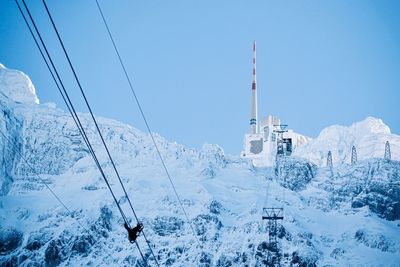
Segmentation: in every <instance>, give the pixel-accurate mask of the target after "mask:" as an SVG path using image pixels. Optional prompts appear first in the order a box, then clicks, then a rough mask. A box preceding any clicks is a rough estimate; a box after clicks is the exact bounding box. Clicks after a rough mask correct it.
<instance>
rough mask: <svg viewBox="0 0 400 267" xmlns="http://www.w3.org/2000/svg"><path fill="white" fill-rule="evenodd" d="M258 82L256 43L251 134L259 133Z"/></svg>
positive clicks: (254, 47)
mask: <svg viewBox="0 0 400 267" xmlns="http://www.w3.org/2000/svg"><path fill="white" fill-rule="evenodd" d="M257 117H258V116H257V80H256V41H254V43H253V83H252V85H251V118H250V127H251V133H252V134H256V133H258V121H257V120H258V118H257Z"/></svg>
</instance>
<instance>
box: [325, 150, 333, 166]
mask: <svg viewBox="0 0 400 267" xmlns="http://www.w3.org/2000/svg"><path fill="white" fill-rule="evenodd" d="M326 166H328V167H330V168H332V166H333V163H332V152H331V151H330V150H329V152H328V157H327V158H326Z"/></svg>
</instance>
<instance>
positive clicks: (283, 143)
mask: <svg viewBox="0 0 400 267" xmlns="http://www.w3.org/2000/svg"><path fill="white" fill-rule="evenodd" d="M308 141H309V138H307V137H305V136H303V135H300V134H297V133H295V132H294V131H293V130H291V129H287V125H286V124H281V121H280V119H279V118H278V117H275V116H272V115H268V116H267V117H264V118H262V119H261V120H260V122H259V121H258V111H257V80H256V42H255V41H254V43H253V82H252V86H251V116H250V133H247V134H245V136H244V150H243V151H242V153H241V157H242V158H246V159H251V160H252V162H253V165H254V166H256V167H269V166H273V165H274V163H275V161H276V158H277V157H280V156H290V155H291V154H292V153H293V151H294V150H295V149H296V147H299V146H301V145H303V144H305V143H307V142H308Z"/></svg>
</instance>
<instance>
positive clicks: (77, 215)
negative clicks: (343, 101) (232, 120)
mask: <svg viewBox="0 0 400 267" xmlns="http://www.w3.org/2000/svg"><path fill="white" fill-rule="evenodd" d="M3 69H4V68H3ZM2 77H5V76H2ZM19 77H20V79H21V81H19V82H20V83H25V84H27V80H26V78H25V77H24V76H23V75H20V76H19ZM7 79H8V78H6V80H7ZM14 82H15V85H16V88H20V87H18V86H19V85H18V84H19V82H17V81H14ZM5 84H9V83H5V82H3V81H1V80H0V92H1V93H0V130H1V131H2V132H4V133H5V134H6V137H4V136H1V135H0V151H1V154H0V185H1V190H2V191H1V194H0V250H1V251H0V265H1V266H38V265H39V266H46V265H47V266H108V265H109V266H144V264H145V263H144V262H143V260H142V259H141V257H140V254H139V252H138V251H137V249H136V248H135V247H134V246H132V244H130V243H129V241H128V239H127V233H126V230H125V229H124V227H123V220H122V218H121V216H120V214H119V211H118V209H117V207H116V205H115V204H114V202H113V200H112V197H111V195H110V192H109V191H108V189H107V187H106V185H105V183H104V181H103V180H102V177H101V176H100V175H99V173H98V170H97V169H96V166H95V165H94V163H93V160H92V159H91V157H90V155H89V153H88V152H87V148H86V147H85V144H84V143H83V142H82V139H81V138H80V136H79V134H78V131H77V130H76V127H75V125H74V123H73V121H72V119H71V118H70V116H69V115H68V114H66V113H65V112H64V111H62V110H60V109H57V108H56V107H55V106H54V105H48V104H36V103H37V101H35V97H31V99H30V100H29V99H24V98H22V97H21V96H20V95H19V93H18V94H17V93H15V92H14V91H13V88H14V87H12V86H11V87H9V85H7V86H6V85H5ZM17 85H18V86H17ZM28 87H29V86H28ZM28 87H27V88H28ZM28 91H29V90H28ZM18 92H22V91H21V90H20V91H18ZM31 92H32V91H31ZM28 98H29V97H28ZM79 116H80V118H81V120H82V123H83V126H84V128H85V129H87V134H88V136H89V139H90V141H91V142H92V145H93V147H94V149H95V151H96V152H97V153H98V156H99V161H100V163H101V165H102V166H103V168H104V170H105V173H106V175H107V177H108V178H109V179H110V184H111V186H112V188H113V189H114V190H115V194H116V197H117V200H118V202H119V203H120V205H121V207H122V209H123V210H124V211H125V212H126V215H127V217H128V219H129V220H130V221H131V223H132V224H134V223H135V220H134V216H133V215H132V214H131V211H130V207H129V204H128V202H127V199H126V197H125V196H124V194H123V192H122V189H121V188H120V186H119V182H118V180H117V179H116V177H115V175H114V172H113V169H112V166H111V164H110V161H109V159H108V158H107V155H106V153H105V151H104V148H103V147H102V144H101V141H100V140H99V137H98V135H97V133H96V132H95V130H94V127H93V123H92V122H91V119H90V117H89V116H88V115H87V114H79ZM98 122H99V126H100V129H101V131H102V133H103V134H104V137H105V140H106V143H107V144H108V146H109V148H110V152H111V154H112V155H113V158H114V160H115V163H116V164H117V168H118V170H119V172H120V175H121V178H122V181H123V183H124V185H125V187H126V190H127V192H128V195H129V196H130V198H131V200H132V203H133V205H134V207H135V210H136V212H137V215H138V217H139V219H140V220H141V222H143V224H144V230H145V233H146V236H147V238H148V240H149V241H150V245H151V247H152V250H153V251H154V253H155V255H156V257H157V259H158V261H159V263H160V265H161V266H207V267H208V266H265V264H268V263H270V262H271V258H270V257H269V254H268V253H271V252H272V251H271V249H272V248H273V247H272V246H271V244H270V243H269V242H268V232H267V226H268V225H267V223H266V222H265V221H263V220H262V219H261V216H262V210H263V207H267V206H273V207H283V213H284V220H283V221H281V222H279V223H278V229H277V239H278V243H279V244H278V248H279V251H278V254H276V255H275V256H274V257H276V261H278V262H280V263H281V265H282V266H377V265H382V264H383V265H388V266H390V265H395V264H397V263H398V262H400V256H399V255H400V253H398V252H399V251H400V250H399V247H400V238H399V235H398V233H399V224H398V222H399V217H398V203H399V198H398V196H399V195H400V194H399V188H398V186H399V164H400V163H399V162H398V161H395V160H392V161H384V160H380V159H368V160H367V158H369V157H371V156H373V157H375V156H376V155H380V153H381V152H382V151H381V150H380V149H381V148H379V147H380V141H382V140H385V141H386V139H388V140H389V141H390V142H391V144H392V143H393V145H392V152H393V156H394V158H396V157H397V156H396V155H398V154H396V153H398V150H397V149H398V147H397V143H396V142H397V141H396V140H397V138H398V137H397V136H396V135H392V134H390V133H389V132H388V129H387V128H386V127H385V126H384V125H383V124H381V123H380V122H379V121H377V120H376V119H371V120H369V121H367V122H365V123H361V124H359V125H358V126H357V125H356V126H354V127H353V128H352V127H350V128H351V129H347V130H346V129H342V128H340V127H339V128H340V129H339V128H338V129H336V130H335V129H333V128H332V129H330V130H327V132H325V133H323V134H321V136H320V138H317V139H316V140H312V141H310V143H309V144H306V145H304V150H303V152H302V153H303V154H302V155H299V156H302V158H299V157H288V158H284V159H282V160H280V161H278V163H277V165H276V168H265V169H262V168H255V167H254V166H250V165H249V164H248V162H246V161H243V160H241V159H240V158H239V157H235V156H227V155H225V153H224V152H223V150H222V148H220V147H218V146H217V145H205V146H204V147H203V148H202V149H201V150H195V149H189V148H186V147H184V146H182V145H180V144H177V143H175V142H169V141H168V140H166V139H165V138H163V137H162V136H160V135H158V134H154V137H155V141H156V143H157V146H158V148H159V150H160V153H161V155H162V157H163V159H164V160H165V162H166V165H167V167H168V170H169V172H170V174H171V177H172V179H173V181H174V184H175V187H176V190H177V192H178V193H179V195H180V198H181V203H182V205H183V206H184V207H185V210H186V212H187V215H188V217H189V222H188V221H187V219H186V217H185V214H184V213H183V212H182V209H181V208H180V203H179V201H178V200H177V199H176V196H175V194H174V191H173V189H172V188H171V185H170V182H169V181H168V178H167V177H166V175H165V172H164V169H163V166H162V164H161V163H160V160H159V158H158V154H157V152H156V150H155V148H154V145H153V143H152V140H151V138H150V136H149V135H148V134H146V133H143V132H142V131H140V130H137V129H135V128H133V127H131V126H129V125H125V124H123V123H120V122H117V121H115V120H111V119H106V118H98ZM334 128H335V127H334ZM328 129H329V128H328ZM350 134H354V135H357V136H358V137H362V138H364V139H363V140H364V141H365V142H366V144H367V145H371V147H364V148H362V146H361V143H360V144H359V145H360V146H358V147H357V148H358V149H359V150H360V153H361V154H360V155H361V156H360V155H359V159H360V160H359V162H358V163H357V164H356V165H353V166H351V165H348V164H341V162H346V161H345V160H344V161H343V160H342V161H340V160H336V161H334V162H335V165H334V167H333V168H332V169H330V168H324V167H316V165H315V164H321V163H323V162H324V160H325V159H324V158H323V155H324V153H325V151H324V150H323V149H328V148H329V149H332V148H331V146H332V145H334V146H335V147H337V149H336V151H339V150H340V149H342V150H343V151H344V148H346V147H347V146H348V145H351V144H353V143H354V144H356V143H357V142H358V141H357V140H358V139H357V138H356V139H354V140H353V139H351V140H353V141H354V142H353V143H352V142H350V143H349V142H347V141H346V140H350V139H349V136H350ZM337 136H340V138H336V137H337ZM335 138H336V139H335ZM9 140H11V141H9ZM329 140H330V141H329ZM332 140H333V141H332ZM377 140H378V141H377ZM313 142H314V143H313ZM318 142H321V143H320V145H322V148H321V146H319V145H315V144H318ZM325 142H326V143H325ZM329 142H331V143H329ZM324 144H326V146H323V145H324ZM374 145H376V147H374ZM349 149H351V147H350V148H349ZM374 149H376V150H377V151H375V150H374ZM299 150H300V148H299ZM332 150H333V149H332ZM396 151H397V152H396ZM20 153H21V154H22V156H23V158H24V159H25V160H26V162H25V160H23V159H22V158H21V156H20ZM337 153H338V154H340V153H339V152H337ZM346 153H347V152H346ZM346 153H344V154H343V153H342V156H343V155H344V156H346V157H345V158H346V159H348V158H347V157H348V155H347V154H346ZM382 153H383V152H382ZM300 154H301V153H300ZM335 155H336V154H334V156H335ZM307 156H310V157H309V160H307V158H308V157H307ZM335 157H336V156H335ZM304 158H306V159H304ZM334 160H335V158H334ZM322 165H323V164H322ZM36 174H39V176H40V178H39V177H38V176H36ZM211 178H212V179H211ZM47 187H49V188H51V190H52V191H53V192H55V193H56V194H57V196H58V197H59V198H60V199H61V200H63V201H64V203H65V204H66V206H67V207H68V209H69V210H70V211H71V213H69V212H66V210H65V208H64V207H62V206H61V205H60V204H59V203H58V201H57V200H56V199H55V198H54V197H53V196H52V195H51V194H50V192H49V191H48V189H47ZM266 192H267V193H266ZM81 226H84V227H85V228H86V229H87V230H88V232H86V231H85V230H83V229H82V227H81ZM191 226H192V227H193V230H194V233H193V232H192V227H191ZM197 239H199V240H200V242H201V244H202V248H201V247H200V246H198V244H197V241H196V240H197ZM138 242H139V245H140V247H141V249H142V251H143V253H144V257H145V261H147V262H148V263H149V265H155V262H154V260H153V258H152V256H151V253H150V250H149V249H148V247H147V245H146V243H145V241H144V239H143V237H142V236H139V238H138Z"/></svg>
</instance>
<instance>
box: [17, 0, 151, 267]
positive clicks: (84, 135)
mask: <svg viewBox="0 0 400 267" xmlns="http://www.w3.org/2000/svg"><path fill="white" fill-rule="evenodd" d="M15 2H16V4H17V6H18V9H19V11H20V13H21V15H22V17H23V19H24V21H25V23H26V25H27V27H28V29H29V32H30V33H31V35H32V37H33V39H34V41H35V44H36V46H37V48H38V49H39V51H40V54H41V56H42V58H43V60H44V61H45V63H46V66H47V68H48V70H49V71H50V74H51V76H52V78H53V80H54V82H55V83H56V86H57V88H58V90H59V92H60V94H61V96H62V98H63V100H64V102H65V104H66V105H67V107H68V110H69V111H70V113H71V116H72V118H73V119H74V122H75V124H76V126H77V127H78V130H79V132H80V134H81V136H82V137H83V139H84V141H85V143H86V145H87V146H88V148H89V151H90V154H91V155H92V157H93V159H94V161H95V163H96V165H97V167H98V168H99V170H100V172H101V174H102V176H103V178H104V180H105V182H106V184H107V186H108V189H109V190H110V192H111V194H112V196H113V198H114V201H115V203H116V205H117V207H118V209H119V211H120V213H121V216H122V218H123V220H124V222H125V223H127V224H128V221H127V218H126V216H125V214H124V212H123V211H122V209H121V207H120V205H119V203H118V201H117V199H116V197H115V195H114V193H113V191H112V189H111V186H110V184H109V182H108V180H107V178H106V177H105V174H104V172H103V170H102V167H101V165H100V163H99V161H98V159H97V156H96V154H95V152H94V150H93V148H92V146H91V144H90V142H89V139H88V137H87V135H86V133H85V130H84V128H83V126H82V124H81V122H80V120H79V117H78V115H77V113H76V111H75V108H74V106H73V104H72V102H71V100H70V98H69V96H68V93H67V91H66V89H65V87H64V85H63V83H62V80H61V78H60V76H59V74H58V71H57V69H56V67H55V65H54V63H53V61H52V59H51V56H50V55H49V53H48V50H47V48H46V45H45V44H44V41H43V39H42V37H41V35H40V32H39V30H38V29H37V27H36V24H35V22H34V20H33V18H32V16H31V14H30V11H29V8H28V7H27V5H26V3H25V1H24V0H22V2H23V4H24V6H25V9H26V11H27V12H28V15H29V17H30V19H31V22H32V24H33V26H34V27H35V31H36V33H37V34H38V36H39V38H40V41H41V43H42V46H43V48H44V49H45V52H46V54H47V56H48V58H49V60H50V63H51V65H52V67H53V69H54V72H55V73H56V75H57V78H58V80H59V82H60V84H61V86H62V88H63V90H64V93H65V94H66V96H64V94H63V92H62V91H61V89H60V86H59V84H58V82H57V80H56V79H55V77H54V74H53V72H52V70H51V68H50V66H49V64H48V62H47V59H46V57H45V56H44V54H43V52H42V49H41V47H40V45H39V44H38V42H37V39H36V37H35V35H34V34H33V31H32V29H31V27H30V25H29V23H28V21H27V19H26V17H25V14H24V13H23V11H22V9H21V7H20V5H19V3H18V1H17V0H15ZM66 98H67V100H68V102H67V101H66ZM68 103H69V104H68ZM69 105H71V107H70V106H69ZM71 109H72V110H71ZM74 115H75V116H74ZM75 117H76V119H75ZM46 186H47V185H46ZM135 244H136V246H137V247H138V249H139V252H140V255H141V257H142V259H143V260H144V261H145V258H144V256H143V254H142V252H141V250H140V248H139V245H138V243H137V241H135ZM110 256H111V255H110ZM145 264H146V265H147V263H146V261H145Z"/></svg>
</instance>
